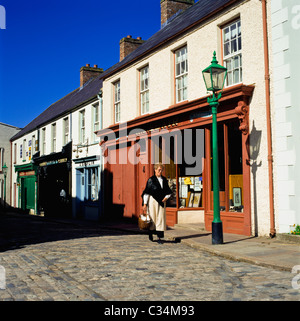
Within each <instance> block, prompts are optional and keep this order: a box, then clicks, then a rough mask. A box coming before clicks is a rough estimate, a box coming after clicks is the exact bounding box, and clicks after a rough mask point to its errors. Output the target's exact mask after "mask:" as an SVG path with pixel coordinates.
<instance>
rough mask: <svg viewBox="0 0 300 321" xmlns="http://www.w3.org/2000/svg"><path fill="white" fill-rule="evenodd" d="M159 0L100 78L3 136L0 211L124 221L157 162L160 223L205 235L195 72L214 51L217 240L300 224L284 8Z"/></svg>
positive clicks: (236, 0) (206, 152)
mask: <svg viewBox="0 0 300 321" xmlns="http://www.w3.org/2000/svg"><path fill="white" fill-rule="evenodd" d="M157 1H159V0H157ZM160 2H161V29H160V30H159V31H158V32H157V33H155V34H154V35H153V36H152V37H150V38H149V39H147V40H142V38H140V37H138V38H136V39H135V38H133V37H132V36H130V35H128V36H127V37H124V38H123V39H121V41H120V61H119V62H118V63H116V64H115V65H113V66H112V67H111V68H109V69H107V70H105V71H104V70H102V69H101V68H99V67H98V66H97V65H94V66H90V65H86V66H84V67H82V68H81V70H80V86H79V87H78V88H77V89H75V90H74V91H73V92H71V93H70V94H68V95H67V96H65V97H63V98H62V99H61V100H59V101H57V102H55V103H54V104H52V105H51V106H49V108H47V109H46V110H45V111H44V112H43V113H41V114H40V115H39V116H38V117H37V118H35V119H34V120H32V122H31V123H29V124H28V125H27V126H26V127H25V128H24V129H22V130H21V131H19V132H18V133H17V134H16V135H14V136H13V137H12V138H11V149H12V151H11V155H12V156H11V157H12V158H11V173H12V176H11V188H10V205H11V206H13V207H18V208H22V209H24V210H27V211H29V212H31V213H33V214H37V215H39V214H42V213H44V215H49V216H51V215H57V216H60V217H74V218H84V219H92V220H99V219H101V218H107V217H111V218H112V217H128V218H136V217H138V215H139V214H140V213H141V211H142V199H141V194H142V191H143V189H144V187H145V183H146V181H147V179H148V178H149V176H151V175H152V174H153V163H155V162H158V161H159V162H163V163H165V176H166V177H167V179H168V181H169V185H170V187H171V189H172V191H173V194H172V196H171V197H170V198H169V200H168V203H167V224H168V225H169V226H173V225H174V224H177V223H190V224H200V223H204V224H205V227H206V229H207V230H210V229H211V222H212V219H213V192H212V146H211V137H212V117H211V109H210V106H209V104H208V103H207V97H208V93H207V91H206V87H205V84H204V81H203V77H202V70H203V69H205V68H206V67H207V66H208V65H209V64H210V62H211V59H212V56H213V52H214V51H215V52H216V57H217V59H218V61H219V64H221V65H223V66H225V67H226V68H227V70H228V74H227V79H226V83H225V87H224V90H223V93H222V98H221V100H220V105H219V107H218V114H217V122H218V126H217V131H218V139H219V147H218V152H219V173H220V182H219V185H220V210H221V219H222V222H223V229H224V232H227V233H235V234H243V235H268V234H271V235H272V236H273V235H275V234H276V233H283V232H287V231H289V229H290V225H293V224H299V223H300V215H299V212H298V213H297V211H296V208H297V205H299V193H298V196H297V189H298V188H297V184H296V181H297V180H299V174H298V173H299V170H298V171H297V166H299V165H297V164H296V162H295V160H296V156H297V151H296V148H295V146H296V142H297V139H299V132H298V129H297V126H296V124H295V118H296V117H295V116H296V115H297V104H298V102H299V99H298V100H297V99H296V96H295V95H298V93H297V89H296V88H295V89H294V88H293V87H292V86H291V83H292V82H293V79H296V77H297V74H295V73H294V72H296V70H297V66H296V65H293V62H294V61H296V59H295V57H294V56H293V52H294V50H296V49H297V48H296V46H298V45H297V42H293V41H289V37H293V36H295V37H296V34H297V30H298V29H297V28H298V25H297V21H298V20H297V15H298V11H299V10H298V9H297V6H296V1H287V0H282V1H279V0H278V1H265V0H262V1H261V0H214V1H210V0H200V1H198V2H197V3H194V1H193V0H161V1H160ZM297 10H298V11H297ZM156 18H157V19H159V17H156ZM125 32H126V31H125ZM293 46H295V47H293ZM298 49H299V48H298ZM298 153H299V152H298ZM298 186H299V184H298Z"/></svg>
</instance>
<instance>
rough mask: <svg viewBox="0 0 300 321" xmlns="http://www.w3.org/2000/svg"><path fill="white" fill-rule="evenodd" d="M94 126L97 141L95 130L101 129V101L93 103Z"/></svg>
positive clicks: (94, 135)
mask: <svg viewBox="0 0 300 321" xmlns="http://www.w3.org/2000/svg"><path fill="white" fill-rule="evenodd" d="M92 121H93V124H92V128H93V133H92V135H93V141H94V142H96V141H97V135H96V134H95V131H98V130H99V129H100V115H99V103H98V102H97V103H96V104H94V105H92Z"/></svg>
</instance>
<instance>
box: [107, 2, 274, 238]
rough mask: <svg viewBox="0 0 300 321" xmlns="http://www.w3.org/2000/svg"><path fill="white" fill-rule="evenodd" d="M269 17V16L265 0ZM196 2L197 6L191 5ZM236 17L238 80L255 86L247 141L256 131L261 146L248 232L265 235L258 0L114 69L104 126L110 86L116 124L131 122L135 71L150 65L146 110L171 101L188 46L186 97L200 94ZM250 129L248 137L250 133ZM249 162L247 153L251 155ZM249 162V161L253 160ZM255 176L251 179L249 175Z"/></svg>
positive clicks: (135, 105)
mask: <svg viewBox="0 0 300 321" xmlns="http://www.w3.org/2000/svg"><path fill="white" fill-rule="evenodd" d="M267 4H268V16H270V14H269V13H270V12H271V11H270V3H269V1H268V2H267ZM195 5H198V4H195ZM238 17H239V18H240V20H241V26H242V44H243V49H242V54H243V84H245V85H252V84H254V85H255V89H254V92H253V96H252V98H251V103H250V109H249V133H250V136H249V137H250V145H251V144H252V145H254V144H255V141H254V140H256V136H257V134H259V135H260V137H261V141H260V149H259V152H258V154H256V155H255V157H256V159H255V164H256V165H258V166H256V167H255V171H254V169H253V168H252V169H251V222H252V223H251V230H252V234H259V235H269V232H270V207H269V176H268V160H267V159H268V153H267V150H268V148H267V144H268V143H267V138H266V137H267V133H266V128H267V126H266V96H265V75H264V70H265V65H264V58H263V57H264V46H263V42H264V41H263V33H262V30H263V16H262V3H261V1H259V0H251V1H241V2H237V3H236V4H234V5H233V6H232V7H231V8H230V9H228V10H227V11H226V12H222V14H218V15H215V16H213V17H212V18H210V19H209V20H207V21H206V22H205V24H202V25H201V26H200V27H195V28H193V29H191V30H189V31H187V32H184V33H182V34H181V35H179V36H178V37H176V39H175V40H173V41H171V42H167V43H166V44H165V45H163V46H161V47H160V48H159V49H157V50H155V51H154V52H152V53H151V54H148V55H147V56H145V57H143V58H141V59H139V60H138V61H136V62H134V63H131V64H129V65H128V66H127V67H125V68H123V69H122V70H120V71H118V72H115V73H114V74H113V75H111V76H110V77H108V78H106V79H105V80H104V82H103V95H104V97H105V99H104V103H103V112H104V114H105V115H106V117H105V118H104V126H103V127H104V128H107V127H109V126H111V125H112V124H113V123H114V115H113V104H114V95H113V85H114V83H115V82H116V81H120V84H121V123H122V122H127V121H129V120H132V119H134V118H136V117H138V116H140V115H139V91H138V71H139V70H140V69H141V68H142V67H144V66H146V65H149V74H150V85H149V88H150V98H149V100H150V107H149V112H150V113H155V112H158V111H160V110H163V109H168V108H169V107H170V106H173V105H174V104H175V101H174V96H175V93H174V65H173V64H174V61H173V53H174V50H176V49H178V48H180V47H182V46H183V45H187V47H188V63H189V71H188V98H187V100H188V101H193V100H194V99H197V98H199V97H203V96H205V95H206V94H207V93H206V89H205V86H204V82H203V78H202V73H201V72H202V70H203V69H204V68H205V67H207V66H208V65H209V64H210V61H211V57H212V53H213V51H214V50H216V51H217V57H218V60H219V62H220V63H222V45H221V42H222V39H221V32H220V28H221V26H224V25H225V24H226V23H229V22H231V21H234V20H235V19H237V18H238ZM251 133H252V135H251ZM250 160H251V155H250ZM252 164H253V163H252ZM254 175H255V177H254ZM275 222H276V224H277V225H278V220H277V219H275Z"/></svg>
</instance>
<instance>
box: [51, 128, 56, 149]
mask: <svg viewBox="0 0 300 321" xmlns="http://www.w3.org/2000/svg"><path fill="white" fill-rule="evenodd" d="M51 152H52V153H56V123H54V124H52V125H51Z"/></svg>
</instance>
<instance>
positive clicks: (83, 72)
mask: <svg viewBox="0 0 300 321" xmlns="http://www.w3.org/2000/svg"><path fill="white" fill-rule="evenodd" d="M102 72H103V69H102V68H98V65H94V67H91V66H90V64H86V65H85V66H84V67H81V68H80V87H82V86H83V85H84V84H85V83H86V82H87V81H88V80H90V79H91V78H95V77H97V76H98V75H100V74H101V73H102Z"/></svg>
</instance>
